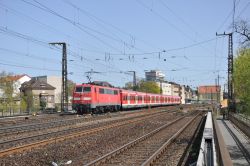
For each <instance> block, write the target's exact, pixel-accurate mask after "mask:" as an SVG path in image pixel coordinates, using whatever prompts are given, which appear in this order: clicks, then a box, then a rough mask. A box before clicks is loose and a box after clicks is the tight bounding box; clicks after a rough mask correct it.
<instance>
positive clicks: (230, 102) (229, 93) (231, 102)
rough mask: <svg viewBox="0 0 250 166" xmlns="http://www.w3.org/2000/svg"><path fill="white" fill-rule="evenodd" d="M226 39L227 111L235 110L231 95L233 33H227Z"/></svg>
mask: <svg viewBox="0 0 250 166" xmlns="http://www.w3.org/2000/svg"><path fill="white" fill-rule="evenodd" d="M228 35H229V40H228V102H229V103H228V107H229V111H235V110H234V109H235V107H234V96H233V34H232V33H229V34H228Z"/></svg>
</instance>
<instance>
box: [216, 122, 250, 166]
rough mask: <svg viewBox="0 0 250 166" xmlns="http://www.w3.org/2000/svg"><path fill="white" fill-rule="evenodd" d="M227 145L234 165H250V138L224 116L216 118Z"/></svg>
mask: <svg viewBox="0 0 250 166" xmlns="http://www.w3.org/2000/svg"><path fill="white" fill-rule="evenodd" d="M216 122H217V124H218V127H219V130H220V132H221V135H222V137H223V140H224V142H225V146H226V148H227V150H228V152H229V155H230V158H231V160H232V164H233V165H237V166H249V165H250V156H249V154H250V140H249V139H248V138H247V137H246V136H245V135H244V134H243V133H242V132H241V131H240V130H239V129H238V128H236V127H235V126H234V125H233V124H232V122H230V121H228V120H223V119H222V117H219V118H217V120H216Z"/></svg>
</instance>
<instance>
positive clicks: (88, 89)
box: [83, 87, 91, 92]
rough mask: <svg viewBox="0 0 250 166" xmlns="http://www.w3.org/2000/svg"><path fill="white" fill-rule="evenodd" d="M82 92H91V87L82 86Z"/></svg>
mask: <svg viewBox="0 0 250 166" xmlns="http://www.w3.org/2000/svg"><path fill="white" fill-rule="evenodd" d="M83 92H91V87H84V88H83Z"/></svg>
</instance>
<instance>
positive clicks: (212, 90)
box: [198, 85, 220, 94]
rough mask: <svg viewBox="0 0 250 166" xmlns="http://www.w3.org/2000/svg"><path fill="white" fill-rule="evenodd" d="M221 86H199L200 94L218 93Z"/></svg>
mask: <svg viewBox="0 0 250 166" xmlns="http://www.w3.org/2000/svg"><path fill="white" fill-rule="evenodd" d="M219 89H220V86H216V85H208V86H199V87H198V93H200V94H201V93H218V92H219Z"/></svg>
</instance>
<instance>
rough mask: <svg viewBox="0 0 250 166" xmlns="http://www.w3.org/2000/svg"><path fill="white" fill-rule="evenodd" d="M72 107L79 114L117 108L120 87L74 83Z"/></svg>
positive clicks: (118, 106) (119, 101)
mask: <svg viewBox="0 0 250 166" xmlns="http://www.w3.org/2000/svg"><path fill="white" fill-rule="evenodd" d="M72 107H73V109H74V110H76V111H77V112H78V113H79V114H83V113H95V112H105V111H107V110H119V109H120V108H121V100H120V89H117V88H111V87H104V86H98V85H92V84H81V85H76V86H75V90H74V92H73V104H72Z"/></svg>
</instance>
